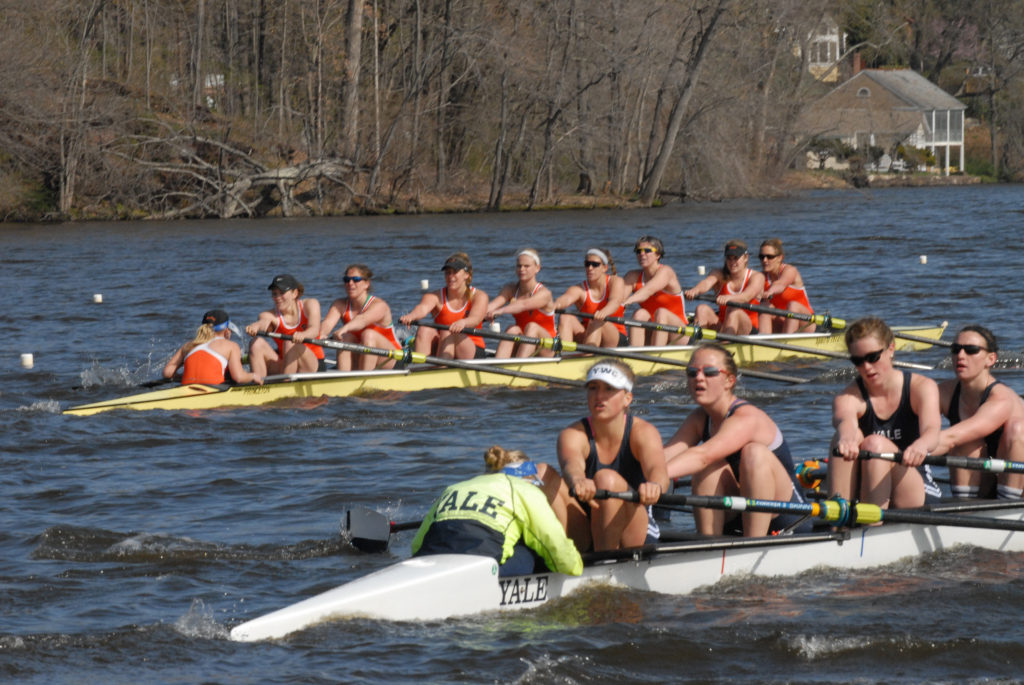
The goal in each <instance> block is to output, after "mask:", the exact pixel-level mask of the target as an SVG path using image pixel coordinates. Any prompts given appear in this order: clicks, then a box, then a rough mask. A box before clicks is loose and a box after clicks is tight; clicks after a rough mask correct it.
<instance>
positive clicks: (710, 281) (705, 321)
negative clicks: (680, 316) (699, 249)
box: [684, 240, 764, 335]
mask: <svg viewBox="0 0 1024 685" xmlns="http://www.w3.org/2000/svg"><path fill="white" fill-rule="evenodd" d="M749 263H750V254H749V253H748V252H747V244H746V243H745V242H743V241H742V240H730V241H729V242H727V243H726V244H725V264H723V265H722V268H721V269H712V270H711V273H710V274H708V275H707V276H706V277H705V278H703V279H702V280H701V281H700V282H699V283H697V285H695V286H693V287H692V288H690V289H689V290H687V291H686V292H685V293H684V295H685V296H686V299H688V300H692V299H694V298H696V297H697V296H698V295H701V294H703V293H706V292H710V291H711V290H714V291H715V300H714V302H715V304H717V305H718V311H715V309H713V308H712V307H711V306H710V305H709V304H703V303H702V304H699V305H697V311H696V313H695V314H694V317H693V322H694V325H695V326H700V327H702V328H714V329H715V330H717V331H719V332H721V333H729V334H731V335H748V334H750V333H756V332H757V326H758V317H757V313H756V312H748V311H746V310H743V309H739V308H738V307H730V306H728V305H729V303H730V302H749V303H750V304H757V303H758V301H759V300H758V297H759V296H760V294H761V292H762V291H763V290H764V275H762V274H761V273H760V272H759V271H753V270H751V269H749V268H747V265H748V264H749Z"/></svg>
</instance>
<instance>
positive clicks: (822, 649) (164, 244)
mask: <svg viewBox="0 0 1024 685" xmlns="http://www.w3.org/2000/svg"><path fill="white" fill-rule="evenodd" d="M1022 226H1024V189H1022V188H1021V187H1019V186H998V187H973V188H941V189H892V190H880V191H871V192H863V193H862V192H855V191H844V192H825V193H814V194H810V195H805V196H802V197H800V198H794V199H786V200H773V201H743V202H730V203H722V204H714V205H704V206H675V207H669V208H665V209H660V210H654V211H609V212H603V211H602V212H579V213H577V212H563V213H550V214H531V215H522V214H501V215H465V216H431V217H395V218H346V219H310V220H288V221H282V220H268V221H260V222H181V223H119V224H86V225H74V226H3V227H0V254H2V255H3V267H4V268H3V271H2V274H0V284H2V286H3V288H2V292H4V293H5V294H6V295H8V296H10V297H9V298H8V303H7V305H6V306H5V308H4V309H5V311H6V314H5V316H4V326H5V328H6V330H7V331H8V342H7V344H6V345H4V348H3V350H2V351H0V421H2V425H3V431H2V433H0V495H2V497H0V514H2V518H0V520H2V521H3V525H2V526H0V607H2V619H0V679H6V680H17V681H26V682H46V683H50V682H59V681H78V682H97V681H105V682H140V681H146V682H197V681H204V682H296V681H299V682H337V681H342V682H377V681H382V680H387V681H404V682H409V681H426V682H438V681H464V682H485V681H518V682H527V683H548V682H552V683H554V682H557V683H574V682H580V683H590V682H605V681H609V680H616V681H620V682H638V683H639V682H652V681H673V680H700V681H724V680H731V679H745V680H758V681H765V682H791V681H802V682H851V681H860V682H875V681H879V680H883V681H887V682H920V681H944V682H961V681H991V680H997V681H1017V680H1020V679H1021V677H1022V676H1021V667H1022V666H1024V628H1022V627H1021V625H1020V620H1019V617H1020V616H1021V615H1022V613H1024V579H1022V567H1024V556H1021V555H1003V554H995V553H991V552H982V551H973V550H960V551H955V552H949V553H943V554H940V555H937V556H934V557H930V558H926V559H922V560H917V561H914V562H907V563H904V564H899V565H896V566H894V567H888V568H885V569H881V570H877V571H872V572H856V573H847V572H837V571H831V572H828V573H825V572H817V573H812V574H808V575H805V576H800V577H796V578H784V579H767V580H766V579H756V580H735V581H730V582H728V583H726V584H722V585H718V586H715V587H712V588H708V589H707V590H705V591H703V592H701V593H698V594H697V595H694V596H689V597H666V596H661V595H654V594H650V593H643V592H629V591H622V590H608V589H601V588H597V589H593V590H590V591H587V592H585V593H582V594H580V595H578V596H574V597H570V598H567V599H565V600H561V601H558V602H555V603H553V604H551V605H549V606H546V607H544V608H542V609H540V610H538V611H533V612H528V613H522V614H518V615H509V616H483V617H476V618H472V619H466V620H457V621H447V622H441V623H428V624H419V623H416V624H390V623H385V622H377V621H368V620H358V621H348V622H340V623H334V624H330V625H324V626H320V627H318V628H315V629H313V630H309V631H306V632H303V633H299V634H297V635H294V636H292V637H290V638H289V639H287V640H284V641H280V642H272V643H262V644H237V643H233V642H231V641H229V640H227V639H226V636H227V631H228V630H229V629H230V627H232V626H234V625H237V624H238V623H240V622H241V621H243V620H245V619H248V618H251V617H254V616H256V615H258V614H261V613H265V612H266V611H269V610H271V609H275V608H278V607H280V606H283V605H284V604H287V603H290V602H292V601H295V600H297V599H300V598H304V597H306V596H309V595H311V594H313V593H315V592H319V591H322V590H325V589H328V588H330V587H333V586H335V585H337V584H339V583H340V582H342V581H345V580H349V579H352V578H354V577H357V576H359V575H363V574H365V573H367V572H368V571H371V570H374V569H376V568H380V567H382V566H385V565H387V564H389V563H392V562H393V561H394V560H396V559H398V558H401V557H403V556H405V555H406V554H407V553H408V544H409V534H405V535H403V536H400V537H398V538H397V540H396V544H394V545H393V547H392V550H391V553H390V554H385V555H376V556H374V555H367V554H362V553H359V552H356V551H355V550H353V549H352V548H351V547H349V546H348V545H347V544H345V543H343V542H342V541H341V540H340V538H339V536H338V526H339V520H340V518H341V516H342V513H343V512H344V510H345V509H346V508H347V507H348V506H350V505H352V504H363V505H367V506H373V507H377V508H380V509H382V510H386V511H387V512H389V513H390V514H392V515H393V516H394V517H395V518H399V519H411V518H417V517H419V516H420V515H421V514H422V513H423V512H424V511H425V510H426V508H427V506H428V505H429V503H430V501H431V500H432V499H433V497H434V496H435V495H436V494H437V492H438V491H439V490H440V489H441V488H442V487H443V486H444V485H445V484H447V483H449V482H451V481H453V480H457V479H460V478H463V477H466V476H468V475H470V474H473V473H475V472H477V471H478V469H479V466H480V463H481V455H482V452H483V450H484V448H486V447H487V446H488V445H490V444H492V443H494V442H498V443H502V444H505V445H506V446H509V447H519V448H522V449H524V450H526V451H527V452H528V453H529V454H531V455H532V456H534V457H535V458H537V459H540V460H547V461H553V460H554V441H555V437H556V435H557V433H558V431H559V430H560V429H561V428H562V427H564V426H565V425H567V424H568V423H569V422H570V421H572V420H573V419H575V418H577V417H578V416H580V415H582V413H583V412H584V409H585V404H584V400H583V397H582V396H581V395H580V393H579V391H574V390H567V389H558V388H541V389H532V390H508V389H493V388H492V389H483V390H473V391H467V390H452V391H437V392H423V393H416V394H409V395H389V396H380V397H363V398H351V399H334V400H331V401H329V402H326V403H313V404H310V405H305V406H295V405H293V406H284V407H272V408H258V409H242V410H238V409H236V410H230V411H211V412H181V413H167V412H117V413H108V414H103V415H98V416H95V417H84V418H80V417H65V416H62V415H61V414H60V411H61V409H63V408H66V407H68V406H70V405H72V404H79V403H83V402H88V401H95V400H100V399H105V398H108V397H114V396H118V395H123V394H127V393H128V392H132V391H134V390H135V389H136V388H135V385H136V384H137V383H140V382H142V381H146V380H149V379H151V378H155V377H156V376H157V375H158V374H159V370H160V368H161V366H162V364H163V362H164V360H165V359H166V357H167V356H168V355H169V354H170V353H171V352H172V351H173V350H174V349H175V347H176V346H177V345H179V344H180V343H181V342H182V341H183V340H184V339H186V338H187V337H189V336H190V334H191V332H192V331H193V330H194V328H195V326H196V323H197V320H198V318H199V316H200V315H201V314H202V312H203V311H204V310H206V309H209V308H212V307H224V308H226V309H228V311H229V312H231V314H232V316H233V317H234V318H235V320H236V321H239V322H240V323H245V322H248V321H250V320H253V319H254V318H255V316H256V314H257V313H258V312H259V311H260V310H261V309H263V308H264V307H266V306H267V305H269V304H270V302H269V298H268V297H267V292H266V289H265V288H266V284H267V283H268V282H269V280H270V278H271V277H272V276H273V275H274V274H275V273H278V272H282V271H290V272H292V273H294V274H295V275H296V276H297V277H298V278H299V279H300V280H301V281H303V282H304V283H305V284H306V289H307V294H308V295H310V296H313V297H318V298H320V299H321V301H322V302H323V303H324V305H325V306H326V304H327V303H329V302H330V300H331V299H333V298H334V297H337V296H338V295H339V294H340V293H341V292H342V289H341V284H340V275H341V271H342V269H343V268H344V266H345V265H346V264H348V263H350V262H365V263H367V264H369V265H371V267H372V268H373V269H374V270H375V271H376V272H377V277H376V279H375V287H376V292H377V293H378V294H380V295H381V296H383V297H385V298H386V299H388V300H389V301H390V302H391V304H392V306H393V309H394V310H395V312H396V314H397V313H401V312H404V311H406V310H408V309H409V308H410V307H411V306H412V305H413V304H415V302H416V301H418V298H419V294H418V291H419V281H420V279H423V278H429V279H430V280H431V282H432V284H439V283H440V272H439V271H438V269H439V267H440V265H441V263H442V261H443V259H444V257H445V256H446V255H447V254H448V253H450V252H453V251H455V250H466V251H468V252H469V253H470V254H471V255H472V257H473V260H474V265H475V267H476V278H475V283H476V284H477V285H478V286H480V287H482V288H484V289H485V290H486V291H488V292H490V293H494V292H496V291H497V289H498V288H499V286H500V285H501V284H502V283H504V282H506V281H508V280H512V277H513V272H512V268H511V265H512V262H513V259H512V255H513V254H514V252H515V251H516V250H517V249H518V248H520V247H522V246H527V245H531V246H534V247H537V248H538V249H539V250H540V251H541V254H542V256H543V258H544V269H543V271H542V272H541V277H542V279H543V280H544V281H545V282H546V283H547V284H548V285H550V286H551V287H552V289H553V290H554V291H556V292H560V291H561V290H563V289H564V288H565V287H567V286H569V285H570V284H572V283H573V282H576V281H578V280H579V279H580V278H581V277H582V274H581V270H580V267H579V262H580V256H581V254H582V251H583V248H584V246H589V245H602V246H607V247H608V248H610V249H611V250H612V252H613V254H614V255H615V256H616V257H618V258H619V261H620V266H621V267H623V270H625V269H628V268H630V267H631V266H632V265H633V259H632V255H631V253H630V251H629V249H630V248H631V246H632V243H633V241H634V240H635V239H636V237H638V236H639V235H641V234H645V233H649V234H653V235H657V236H659V237H661V238H662V239H663V240H664V241H665V244H666V247H667V250H668V256H667V258H666V261H668V262H669V263H671V264H672V265H674V266H675V267H676V269H677V271H679V272H680V273H681V274H682V275H683V276H684V280H689V281H690V282H696V280H697V279H698V276H697V275H696V273H697V271H696V270H697V266H698V265H701V264H705V265H707V266H708V267H709V268H710V267H711V266H713V265H715V264H717V262H718V259H719V255H720V254H721V245H722V243H723V242H724V241H725V240H727V239H728V238H732V237H740V238H744V239H746V240H747V241H748V242H750V243H751V244H752V245H756V244H757V243H758V242H759V241H760V240H761V239H763V238H766V237H770V236H779V237H781V238H782V239H783V240H784V241H785V243H786V245H787V248H788V251H789V257H790V261H792V262H793V263H795V264H797V265H798V266H799V267H800V269H801V271H802V273H803V275H804V278H805V280H806V281H807V282H808V284H809V289H810V293H811V297H812V300H813V302H814V303H815V304H816V306H818V307H819V308H822V309H825V308H827V309H830V310H831V311H832V312H833V313H834V314H836V315H838V316H843V317H846V318H853V317H856V316H859V315H863V314H868V313H872V314H879V315H882V316H884V317H886V318H887V319H889V320H890V321H891V322H894V323H936V322H938V321H942V320H948V321H949V322H950V326H951V327H952V328H954V329H955V328H956V327H958V326H960V325H963V324H966V323H969V322H975V321H977V322H981V323H984V324H986V325H989V326H991V327H992V328H993V329H994V330H996V332H997V333H998V334H999V335H1000V337H1001V340H1002V344H1003V347H1004V350H1005V351H1004V355H1003V356H1004V357H1005V358H1006V361H1005V362H1004V366H1005V368H1003V369H1002V370H1001V371H1000V377H1001V378H1002V379H1003V380H1004V381H1006V382H1008V383H1010V384H1011V385H1012V386H1013V387H1014V388H1016V389H1017V390H1018V391H1020V390H1024V373H1022V371H1021V361H1020V358H1021V355H1022V347H1024V323H1022V318H1021V305H1020V303H1021V301H1022V300H1024V285H1022V280H1024V279H1022V274H1024V248H1022V246H1021V237H1022V234H1024V231H1022ZM920 255H927V257H928V260H927V264H921V263H920V261H919V256H920ZM94 293H101V294H102V295H103V298H104V302H103V303H102V304H93V303H92V295H93V294H94ZM21 353H32V354H34V356H35V368H34V369H32V370H25V369H22V368H21V367H20V365H19V354H21ZM913 359H914V361H920V362H925V363H940V366H943V367H944V368H940V369H939V370H937V371H936V372H934V376H935V377H936V378H939V377H943V376H945V375H948V373H949V371H948V362H947V361H946V360H945V358H944V357H943V355H942V353H941V351H930V352H925V353H920V354H917V355H914V357H913ZM786 371H788V372H791V373H797V374H800V375H804V376H807V377H810V378H814V382H813V383H810V384H807V385H803V386H780V385H778V384H774V383H770V382H767V381H757V380H746V381H745V382H744V390H743V394H744V395H746V396H747V397H748V398H750V399H753V400H754V401H755V402H757V403H759V404H761V405H762V406H764V407H765V408H766V409H767V410H768V411H769V412H770V413H771V414H772V415H773V416H774V417H775V418H776V420H777V421H778V422H779V423H780V424H781V425H782V427H783V429H784V430H785V431H786V433H787V437H788V438H789V441H790V443H791V444H792V445H793V446H794V449H795V451H796V452H797V454H798V456H799V457H800V458H811V457H817V456H823V452H824V450H825V449H826V447H827V442H828V437H829V435H830V431H831V429H830V425H829V423H830V421H829V411H830V402H831V398H832V396H833V394H834V393H835V392H837V391H838V389H839V388H840V387H842V385H843V384H844V383H845V382H848V381H849V379H850V378H852V373H853V372H852V369H851V368H849V365H848V364H842V363H838V362H828V363H816V364H802V365H798V366H790V367H787V368H786ZM636 395H637V399H636V402H635V404H634V406H635V407H636V409H637V411H638V413H640V414H642V415H643V416H645V417H646V418H648V419H649V420H651V421H653V422H654V424H655V425H656V426H658V428H659V429H660V430H661V432H662V434H663V435H666V436H667V435H668V434H670V433H671V432H672V431H673V430H674V429H675V428H676V426H677V425H678V423H679V421H680V420H681V418H682V416H683V415H684V414H685V413H686V412H687V411H688V410H689V409H690V407H689V404H688V399H687V398H686V396H685V392H684V384H683V382H682V380H681V378H680V377H679V375H678V374H676V373H669V374H663V375H660V376H657V377H653V378H648V379H644V380H643V381H642V382H641V383H640V384H639V387H638V390H637V393H636ZM676 516H677V517H680V518H676V519H675V520H674V522H675V525H676V526H677V527H684V526H685V525H686V524H687V522H686V521H685V519H683V518H681V515H678V514H677V515H676Z"/></svg>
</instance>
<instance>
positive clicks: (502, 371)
mask: <svg viewBox="0 0 1024 685" xmlns="http://www.w3.org/2000/svg"><path fill="white" fill-rule="evenodd" d="M260 335H263V336H266V337H268V338H277V339H280V340H291V339H292V336H290V335H282V334H281V333H270V332H265V333H260ZM302 342H304V343H309V344H310V345H319V346H320V347H327V348H330V349H334V350H347V351H349V352H355V353H358V354H372V355H376V356H379V357H387V358H389V359H395V360H398V361H404V362H406V363H410V362H412V363H416V364H434V365H436V366H448V367H451V368H453V369H466V370H467V371H476V372H478V373H491V374H496V375H499V376H509V377H512V378H524V379H527V380H533V381H539V382H541V383H549V384H557V385H568V386H571V387H574V388H582V387H583V386H584V383H583V381H578V380H572V379H568V378H557V377H555V376H546V375H544V374H540V373H531V372H529V371H517V370H516V369H506V368H503V367H500V366H493V365H490V364H471V363H470V362H466V361H462V360H459V359H443V358H441V357H433V356H430V355H426V354H420V353H419V352H411V351H409V350H386V349H383V348H380V347H369V346H367V345H356V344H355V343H347V342H342V341H340V340H303V341H302Z"/></svg>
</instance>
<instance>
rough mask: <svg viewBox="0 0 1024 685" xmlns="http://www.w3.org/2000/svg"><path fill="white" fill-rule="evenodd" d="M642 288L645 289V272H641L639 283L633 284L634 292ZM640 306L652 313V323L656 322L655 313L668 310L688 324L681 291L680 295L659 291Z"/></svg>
mask: <svg viewBox="0 0 1024 685" xmlns="http://www.w3.org/2000/svg"><path fill="white" fill-rule="evenodd" d="M642 287H644V272H643V271H641V272H640V278H639V279H637V282H636V283H634V284H633V292H636V291H638V290H640V288H642ZM640 306H641V307H642V308H643V309H646V310H647V311H648V312H649V313H650V315H651V320H652V321H653V320H654V312H656V311H658V310H659V309H667V310H669V311H670V312H672V313H673V314H675V315H676V316H678V317H679V318H680V319H682V321H683V323H684V324H686V323H687V321H686V311H685V310H684V309H683V292H682V291H679V292H678V293H676V294H675V295H673V294H672V293H669V292H666V291H664V290H659V291H658V292H656V293H654V294H653V295H651V296H650V297H648V298H647V299H646V300H644V301H643V302H641V303H640Z"/></svg>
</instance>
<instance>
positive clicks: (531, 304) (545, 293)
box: [503, 287, 551, 314]
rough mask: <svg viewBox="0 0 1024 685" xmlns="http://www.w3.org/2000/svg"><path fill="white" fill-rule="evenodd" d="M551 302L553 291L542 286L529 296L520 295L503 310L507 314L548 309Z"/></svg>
mask: <svg viewBox="0 0 1024 685" xmlns="http://www.w3.org/2000/svg"><path fill="white" fill-rule="evenodd" d="M550 304H551V291H550V290H548V289H547V288H545V287H541V288H540V289H538V290H537V292H535V293H534V294H533V295H530V296H529V297H520V298H519V299H517V300H516V301H515V302H510V303H509V304H507V305H506V306H505V308H504V310H503V313H505V314H518V313H520V312H529V311H533V310H534V309H547V307H548V306H549V305H550Z"/></svg>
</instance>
